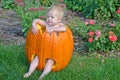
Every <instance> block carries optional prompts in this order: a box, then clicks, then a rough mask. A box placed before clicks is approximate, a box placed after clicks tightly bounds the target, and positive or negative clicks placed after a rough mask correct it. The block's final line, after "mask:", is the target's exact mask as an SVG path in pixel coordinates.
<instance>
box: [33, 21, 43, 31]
mask: <svg viewBox="0 0 120 80" xmlns="http://www.w3.org/2000/svg"><path fill="white" fill-rule="evenodd" d="M37 24H40V25H41V26H45V22H44V21H42V20H40V19H34V20H33V22H32V32H33V33H37V31H38V28H37Z"/></svg>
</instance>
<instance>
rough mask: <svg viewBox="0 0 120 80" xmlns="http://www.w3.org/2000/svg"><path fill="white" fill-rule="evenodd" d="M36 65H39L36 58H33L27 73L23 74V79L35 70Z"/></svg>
mask: <svg viewBox="0 0 120 80" xmlns="http://www.w3.org/2000/svg"><path fill="white" fill-rule="evenodd" d="M38 63H39V59H38V56H35V58H34V59H33V60H32V62H31V63H30V68H29V71H28V72H27V73H25V74H24V78H28V77H29V76H30V75H31V74H32V73H33V72H34V71H35V69H36V68H37V66H38Z"/></svg>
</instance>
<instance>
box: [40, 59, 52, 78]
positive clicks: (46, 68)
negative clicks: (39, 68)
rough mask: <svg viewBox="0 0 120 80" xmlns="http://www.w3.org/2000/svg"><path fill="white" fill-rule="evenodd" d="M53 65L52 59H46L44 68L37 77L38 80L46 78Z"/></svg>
mask: <svg viewBox="0 0 120 80" xmlns="http://www.w3.org/2000/svg"><path fill="white" fill-rule="evenodd" d="M53 65H54V61H53V60H52V59H48V60H47V61H46V64H45V68H44V70H43V72H42V74H41V76H40V77H39V79H40V80H41V79H42V78H44V76H46V75H47V74H48V73H50V72H51V71H52V66H53Z"/></svg>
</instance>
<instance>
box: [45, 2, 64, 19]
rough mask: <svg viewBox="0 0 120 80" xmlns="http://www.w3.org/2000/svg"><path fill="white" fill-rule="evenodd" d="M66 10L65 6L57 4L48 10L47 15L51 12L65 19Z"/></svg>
mask: <svg viewBox="0 0 120 80" xmlns="http://www.w3.org/2000/svg"><path fill="white" fill-rule="evenodd" d="M65 8H66V6H65V4H55V5H52V6H51V7H50V8H49V9H48V11H47V13H48V12H49V11H52V12H55V13H56V15H57V17H58V18H60V19H63V16H64V12H65Z"/></svg>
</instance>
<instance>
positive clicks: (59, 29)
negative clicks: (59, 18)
mask: <svg viewBox="0 0 120 80" xmlns="http://www.w3.org/2000/svg"><path fill="white" fill-rule="evenodd" d="M53 31H56V32H64V31H66V27H65V25H64V24H62V23H60V24H59V25H58V27H54V28H53Z"/></svg>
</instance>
